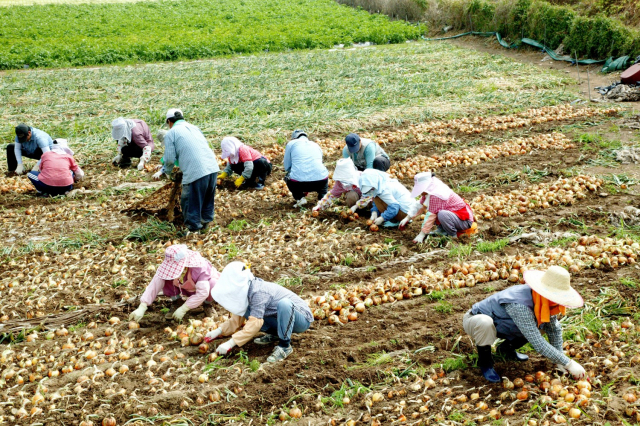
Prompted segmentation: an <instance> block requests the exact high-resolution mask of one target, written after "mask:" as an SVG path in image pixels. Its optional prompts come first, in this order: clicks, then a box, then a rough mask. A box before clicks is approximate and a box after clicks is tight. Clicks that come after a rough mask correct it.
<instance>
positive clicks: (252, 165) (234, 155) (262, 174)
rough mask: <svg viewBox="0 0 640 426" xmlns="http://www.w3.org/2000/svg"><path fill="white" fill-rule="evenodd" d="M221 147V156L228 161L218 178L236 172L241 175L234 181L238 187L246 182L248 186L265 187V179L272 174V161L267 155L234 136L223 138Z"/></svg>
mask: <svg viewBox="0 0 640 426" xmlns="http://www.w3.org/2000/svg"><path fill="white" fill-rule="evenodd" d="M220 147H221V149H222V155H221V157H222V159H223V160H227V161H228V163H227V167H226V168H225V169H224V171H223V172H222V173H220V174H219V175H218V179H224V178H226V177H227V176H231V175H232V174H233V173H236V174H239V175H240V177H238V179H236V180H235V182H234V183H235V185H236V188H240V187H241V186H242V185H243V184H244V185H245V186H246V187H250V188H255V189H258V190H259V189H264V181H265V180H266V179H267V176H269V175H270V174H271V163H270V162H269V159H267V157H265V156H264V155H262V154H260V152H259V151H257V150H255V149H253V148H251V147H250V146H248V145H245V144H243V143H242V142H240V140H239V139H238V138H234V137H233V136H227V137H226V138H224V139H222V142H221V143H220ZM256 179H257V181H256Z"/></svg>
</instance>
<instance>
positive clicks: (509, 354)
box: [496, 338, 529, 362]
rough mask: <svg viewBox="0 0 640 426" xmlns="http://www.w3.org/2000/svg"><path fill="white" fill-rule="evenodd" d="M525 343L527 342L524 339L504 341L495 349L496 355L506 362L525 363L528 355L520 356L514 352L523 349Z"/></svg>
mask: <svg viewBox="0 0 640 426" xmlns="http://www.w3.org/2000/svg"><path fill="white" fill-rule="evenodd" d="M527 342H528V340H527V339H525V338H516V339H512V340H505V341H504V342H502V343H500V344H499V345H498V347H497V348H496V353H498V354H499V355H500V356H501V357H503V358H504V359H505V360H507V361H519V362H522V361H526V360H528V359H529V355H525V354H520V353H518V352H516V349H519V348H521V347H523V346H524V345H526V344H527Z"/></svg>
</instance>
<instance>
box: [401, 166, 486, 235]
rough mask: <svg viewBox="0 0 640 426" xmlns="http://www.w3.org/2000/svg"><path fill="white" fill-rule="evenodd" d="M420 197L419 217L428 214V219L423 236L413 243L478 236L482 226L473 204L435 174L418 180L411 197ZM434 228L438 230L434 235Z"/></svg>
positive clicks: (423, 174)
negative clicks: (431, 237)
mask: <svg viewBox="0 0 640 426" xmlns="http://www.w3.org/2000/svg"><path fill="white" fill-rule="evenodd" d="M418 195H420V196H421V197H422V198H420V204H422V206H421V207H420V209H419V210H418V212H417V213H416V216H418V215H421V214H423V213H425V212H426V216H425V218H424V222H422V229H420V233H419V234H418V235H417V236H416V238H414V240H413V242H414V243H421V242H422V241H423V240H424V237H426V236H427V235H446V236H448V237H452V238H457V237H461V236H463V235H473V234H475V233H477V232H478V224H477V223H476V222H475V219H474V217H473V211H471V207H470V206H469V204H467V203H466V202H465V201H464V200H463V199H462V197H460V196H459V195H458V194H456V193H455V192H453V190H451V188H449V187H448V186H447V185H446V184H445V183H444V182H442V181H441V180H440V179H438V178H437V177H435V176H434V175H433V174H432V173H431V172H424V173H418V174H417V175H416V176H415V177H414V185H413V190H412V191H411V196H412V197H417V196H418ZM410 219H412V218H409V217H407V218H405V219H404V220H403V221H402V223H400V229H403V228H404V227H405V226H406V225H407V223H408V222H409V220H410ZM434 225H436V226H437V227H436V229H434V230H433V231H432V228H433V226H434Z"/></svg>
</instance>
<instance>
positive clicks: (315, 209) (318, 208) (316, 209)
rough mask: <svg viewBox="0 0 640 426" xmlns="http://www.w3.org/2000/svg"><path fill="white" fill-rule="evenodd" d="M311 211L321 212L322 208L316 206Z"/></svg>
mask: <svg viewBox="0 0 640 426" xmlns="http://www.w3.org/2000/svg"><path fill="white" fill-rule="evenodd" d="M311 210H312V211H314V212H317V211H320V206H315V207H314V208H312V209H311Z"/></svg>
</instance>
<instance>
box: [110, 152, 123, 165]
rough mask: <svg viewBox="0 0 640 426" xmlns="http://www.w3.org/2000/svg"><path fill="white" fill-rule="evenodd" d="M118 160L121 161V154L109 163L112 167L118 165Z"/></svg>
mask: <svg viewBox="0 0 640 426" xmlns="http://www.w3.org/2000/svg"><path fill="white" fill-rule="evenodd" d="M120 160H122V154H118V155H116V156H115V157H113V161H112V162H111V164H113V165H114V166H117V165H118V163H120Z"/></svg>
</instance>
